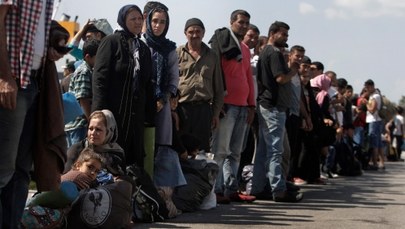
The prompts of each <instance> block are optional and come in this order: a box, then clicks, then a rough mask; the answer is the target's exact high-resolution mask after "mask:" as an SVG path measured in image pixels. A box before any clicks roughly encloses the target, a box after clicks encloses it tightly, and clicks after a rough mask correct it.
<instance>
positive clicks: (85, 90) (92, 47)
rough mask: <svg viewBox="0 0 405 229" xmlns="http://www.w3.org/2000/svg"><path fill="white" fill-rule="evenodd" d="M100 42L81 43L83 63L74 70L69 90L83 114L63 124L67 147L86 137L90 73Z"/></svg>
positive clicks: (89, 105)
mask: <svg viewBox="0 0 405 229" xmlns="http://www.w3.org/2000/svg"><path fill="white" fill-rule="evenodd" d="M99 44H100V41H98V40H94V39H93V40H88V41H86V42H85V43H84V45H83V55H84V61H83V63H82V64H81V65H80V66H79V67H78V68H77V69H76V70H75V72H74V73H73V75H72V78H71V79H70V84H69V92H72V93H73V94H74V95H75V97H76V99H77V100H78V102H79V104H80V106H81V108H82V109H83V112H84V115H81V116H78V117H76V119H75V120H74V121H72V122H69V123H67V124H66V125H65V132H66V136H67V137H66V138H67V142H68V148H69V147H70V146H72V145H73V144H75V143H76V142H79V141H81V140H83V139H84V138H85V137H86V133H87V125H88V122H87V120H88V118H89V116H90V112H91V100H92V97H93V93H92V88H91V87H92V84H91V81H92V75H93V67H94V64H95V61H96V54H97V49H98V46H99Z"/></svg>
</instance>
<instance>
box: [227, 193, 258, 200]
mask: <svg viewBox="0 0 405 229" xmlns="http://www.w3.org/2000/svg"><path fill="white" fill-rule="evenodd" d="M229 199H230V200H231V201H233V202H253V201H255V200H256V197H255V196H250V195H245V194H241V193H237V192H235V193H232V194H231V195H229Z"/></svg>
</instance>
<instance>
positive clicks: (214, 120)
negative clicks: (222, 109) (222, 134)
mask: <svg viewBox="0 0 405 229" xmlns="http://www.w3.org/2000/svg"><path fill="white" fill-rule="evenodd" d="M218 126H219V117H218V116H215V117H212V121H211V129H213V130H215V129H216V128H218Z"/></svg>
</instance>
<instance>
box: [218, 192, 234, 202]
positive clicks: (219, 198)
mask: <svg viewBox="0 0 405 229" xmlns="http://www.w3.org/2000/svg"><path fill="white" fill-rule="evenodd" d="M216 196H217V204H230V203H231V200H230V199H229V197H227V196H224V195H223V194H220V193H217V194H216Z"/></svg>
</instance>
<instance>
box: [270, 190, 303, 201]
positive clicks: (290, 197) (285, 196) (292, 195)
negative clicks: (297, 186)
mask: <svg viewBox="0 0 405 229" xmlns="http://www.w3.org/2000/svg"><path fill="white" fill-rule="evenodd" d="M302 198H303V194H302V193H300V192H289V191H286V192H284V193H282V194H281V195H280V196H274V201H275V202H288V203H295V202H299V201H301V200H302Z"/></svg>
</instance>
